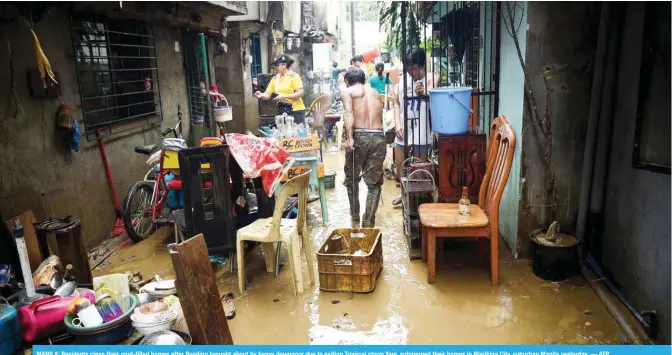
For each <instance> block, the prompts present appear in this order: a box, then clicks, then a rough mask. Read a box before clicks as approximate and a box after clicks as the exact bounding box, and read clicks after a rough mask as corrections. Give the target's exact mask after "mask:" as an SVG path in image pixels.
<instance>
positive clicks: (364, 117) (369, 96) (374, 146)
mask: <svg viewBox="0 0 672 355" xmlns="http://www.w3.org/2000/svg"><path fill="white" fill-rule="evenodd" d="M345 83H346V85H347V88H345V89H343V90H341V100H342V101H343V109H344V111H345V112H344V117H343V118H344V121H345V134H346V143H345V151H346V154H345V167H344V170H345V182H344V185H345V186H346V187H347V189H348V198H349V200H350V217H351V219H352V226H353V227H354V228H359V224H360V211H359V186H358V185H359V181H360V179H361V178H362V177H363V178H364V182H365V183H366V186H367V188H368V193H367V196H366V210H365V211H364V218H363V220H362V223H361V226H362V227H364V228H371V227H373V226H374V225H375V223H376V210H377V209H378V203H379V202H380V194H381V187H382V185H383V181H384V180H383V161H384V160H385V153H386V149H385V133H384V132H383V120H382V112H383V104H382V102H381V101H380V95H379V94H378V91H376V90H375V89H374V88H372V87H370V86H368V85H365V83H366V75H365V74H364V71H362V70H361V69H358V68H352V69H350V70H348V71H347V73H345ZM360 175H362V176H360Z"/></svg>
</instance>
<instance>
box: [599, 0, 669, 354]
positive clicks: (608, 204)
mask: <svg viewBox="0 0 672 355" xmlns="http://www.w3.org/2000/svg"><path fill="white" fill-rule="evenodd" d="M644 5H645V3H638V2H631V3H627V8H626V11H625V14H626V16H625V22H624V24H623V30H622V33H623V38H622V41H621V48H628V49H631V50H627V51H621V52H620V53H621V57H620V58H619V62H620V64H619V68H618V76H617V78H618V81H617V83H618V84H617V85H616V87H617V88H618V89H617V90H616V97H615V98H614V109H613V114H614V118H613V127H612V138H611V156H610V159H609V170H608V177H607V185H606V188H607V191H606V194H605V197H606V198H605V203H604V226H603V228H602V231H603V232H602V236H601V241H600V244H601V246H602V253H601V254H600V255H598V258H601V262H602V265H603V268H604V270H605V273H607V274H608V276H609V277H610V278H612V279H613V280H614V281H615V282H616V283H617V284H618V285H619V286H620V288H621V289H622V290H623V293H624V294H625V296H626V298H627V299H628V301H629V302H631V303H632V305H633V307H635V308H636V309H638V310H647V309H653V310H656V311H657V313H658V316H659V317H660V318H659V320H660V327H661V328H660V331H659V337H660V340H661V341H662V342H664V343H666V344H669V343H670V339H671V337H670V286H671V285H670V192H671V190H670V176H669V175H665V174H659V173H653V172H650V171H645V170H640V169H634V168H633V167H632V149H633V143H634V135H635V115H636V112H637V96H638V91H639V90H640V88H639V68H640V62H641V56H640V53H641V52H640V48H641V46H642V35H643V26H644ZM663 11H665V10H663ZM666 11H667V12H668V13H669V11H670V7H669V3H667V10H666ZM668 18H669V17H668ZM668 26H669V22H668ZM667 33H670V31H669V28H668V31H667ZM668 49H669V47H668ZM659 107H660V110H661V114H666V115H667V116H668V117H669V115H670V102H669V98H667V100H665V101H663V102H660V105H659ZM668 149H669V147H668Z"/></svg>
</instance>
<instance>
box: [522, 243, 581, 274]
mask: <svg viewBox="0 0 672 355" xmlns="http://www.w3.org/2000/svg"><path fill="white" fill-rule="evenodd" d="M563 233H564V232H563ZM564 234H567V233H564ZM535 235H536V231H535V232H532V233H530V240H531V241H532V247H533V257H532V272H533V273H534V274H535V275H537V277H540V278H542V279H544V280H546V281H563V280H567V279H569V278H570V277H572V276H574V275H576V274H578V272H579V270H580V269H579V268H580V266H579V245H580V244H581V242H580V241H579V240H578V239H577V242H576V243H574V244H571V245H554V246H551V245H546V244H542V243H539V242H538V241H537V238H535V237H534V236H535Z"/></svg>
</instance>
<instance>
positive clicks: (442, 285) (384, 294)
mask: <svg viewBox="0 0 672 355" xmlns="http://www.w3.org/2000/svg"><path fill="white" fill-rule="evenodd" d="M343 160H344V157H343V156H342V155H341V154H325V164H326V170H333V171H336V172H337V173H338V174H337V177H336V187H335V188H334V189H330V190H327V200H328V205H329V223H328V225H327V226H323V225H322V216H321V213H320V204H319V202H314V203H312V204H310V205H309V208H308V213H309V215H310V216H309V219H308V221H309V229H310V231H311V238H312V243H313V250H314V251H315V252H317V250H318V248H319V247H320V246H321V244H322V243H323V242H324V238H326V234H325V233H328V232H329V231H331V230H332V229H334V228H343V227H348V226H349V223H350V215H349V205H348V198H347V193H346V189H345V187H344V186H343ZM398 194H399V188H397V187H396V186H395V183H394V181H389V180H386V181H385V185H384V186H383V195H382V198H383V203H382V204H381V205H380V206H379V209H378V213H377V217H376V220H377V225H378V226H379V227H380V228H381V229H382V233H383V260H384V261H383V270H382V273H381V275H380V277H379V279H378V281H377V283H376V289H375V290H374V291H373V292H371V293H368V294H354V295H352V296H350V295H349V294H348V293H347V292H344V293H335V292H321V291H320V290H319V288H318V285H317V284H316V285H314V286H311V285H309V284H308V282H307V280H308V275H307V272H306V271H305V270H306V268H305V266H304V281H305V292H304V293H303V294H300V295H298V296H294V293H293V288H292V284H291V282H292V278H291V274H290V270H289V268H288V267H283V268H282V269H281V270H280V275H279V277H277V278H276V277H275V276H274V275H273V274H270V273H267V272H266V268H265V265H264V257H263V254H262V253H261V248H255V249H254V250H252V251H250V252H249V253H248V256H246V264H245V270H246V273H247V275H248V288H247V293H246V295H243V296H240V295H238V280H237V276H236V274H235V273H234V274H233V275H232V274H230V273H229V271H228V270H229V267H228V263H227V265H225V266H220V267H219V268H218V270H217V282H218V286H219V291H220V294H225V293H227V292H232V291H233V292H234V293H235V294H236V296H237V297H238V298H237V299H236V301H235V303H236V311H237V315H236V318H235V319H233V320H230V321H229V327H230V329H231V332H232V335H233V339H234V341H235V342H236V344H559V343H567V344H593V343H618V339H619V338H618V332H619V329H618V327H617V325H616V323H615V322H614V321H613V319H612V318H611V316H610V315H609V314H608V312H607V311H606V309H605V308H604V307H603V306H602V304H601V303H600V302H599V300H598V299H597V297H596V296H595V294H594V293H593V291H592V290H591V288H590V287H589V286H588V284H587V282H586V281H585V280H583V279H582V278H580V277H578V278H576V279H572V280H569V281H565V282H561V283H550V282H545V281H543V280H540V279H538V278H536V277H535V276H534V275H533V274H532V270H531V263H530V262H529V261H526V260H514V259H513V258H512V257H511V255H510V253H509V252H508V250H507V248H506V247H502V248H500V250H501V257H500V260H501V261H500V263H501V264H500V265H501V266H500V268H501V280H502V285H501V286H499V287H492V286H490V276H489V267H488V265H487V262H485V261H481V260H479V257H478V253H477V247H476V243H475V242H473V241H469V240H467V241H452V240H451V241H450V242H448V245H446V252H445V254H444V256H443V258H442V259H441V260H437V277H436V284H434V285H428V284H427V268H426V265H425V264H423V263H422V262H421V261H420V260H413V261H410V260H409V258H408V251H407V247H406V242H405V240H404V236H403V221H402V211H401V209H397V208H394V207H392V205H391V202H392V199H393V198H394V197H396V195H398ZM365 195H366V187H365V185H364V184H363V183H362V187H361V188H360V201H362V206H363V201H364V200H365ZM362 208H363V207H362ZM171 239H172V234H171V233H170V231H166V230H160V231H159V232H157V233H155V235H154V236H152V237H150V238H149V239H148V240H145V241H143V242H142V243H139V244H135V245H133V246H132V247H130V248H125V249H123V250H122V251H120V252H119V253H118V254H117V255H115V256H113V257H112V258H110V266H108V267H107V268H106V269H100V270H96V271H95V272H94V273H95V274H96V275H101V274H105V273H109V272H122V273H123V272H124V271H141V272H143V274H146V275H147V276H149V275H151V274H152V273H155V272H162V274H164V275H165V276H167V277H170V276H172V275H174V272H173V271H172V265H171V264H170V257H169V256H168V254H167V252H166V251H165V245H166V244H167V243H170V242H172V241H171ZM502 245H503V243H502ZM142 255H147V256H149V257H142ZM282 259H283V260H287V255H286V252H284V251H283V254H282ZM125 260H129V261H130V260H133V262H132V263H130V264H124V261H125ZM304 262H305V261H304ZM315 263H316V261H315ZM129 265H130V266H132V267H133V268H132V269H129ZM145 270H146V271H145ZM315 272H316V273H317V264H316V265H315ZM315 277H316V280H318V281H319V277H318V275H317V274H316V276H315Z"/></svg>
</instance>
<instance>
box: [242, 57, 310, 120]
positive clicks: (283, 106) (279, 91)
mask: <svg viewBox="0 0 672 355" xmlns="http://www.w3.org/2000/svg"><path fill="white" fill-rule="evenodd" d="M292 64H294V59H292V57H290V56H288V55H287V54H281V55H279V56H277V57H275V58H274V59H273V62H271V65H272V66H274V67H275V71H276V72H277V73H278V74H276V75H275V76H274V77H273V79H271V82H270V83H268V87H267V88H266V92H264V93H261V92H260V91H257V92H255V93H254V97H256V98H258V99H261V100H269V99H272V100H273V101H275V102H277V103H278V114H279V115H281V114H283V113H287V114H288V115H290V116H293V117H294V123H296V124H299V123H305V121H306V106H305V105H304V104H303V99H301V97H303V81H302V80H301V77H300V76H299V74H297V73H295V72H293V71H291V70H290V69H289V68H290V67H291V66H292Z"/></svg>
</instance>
